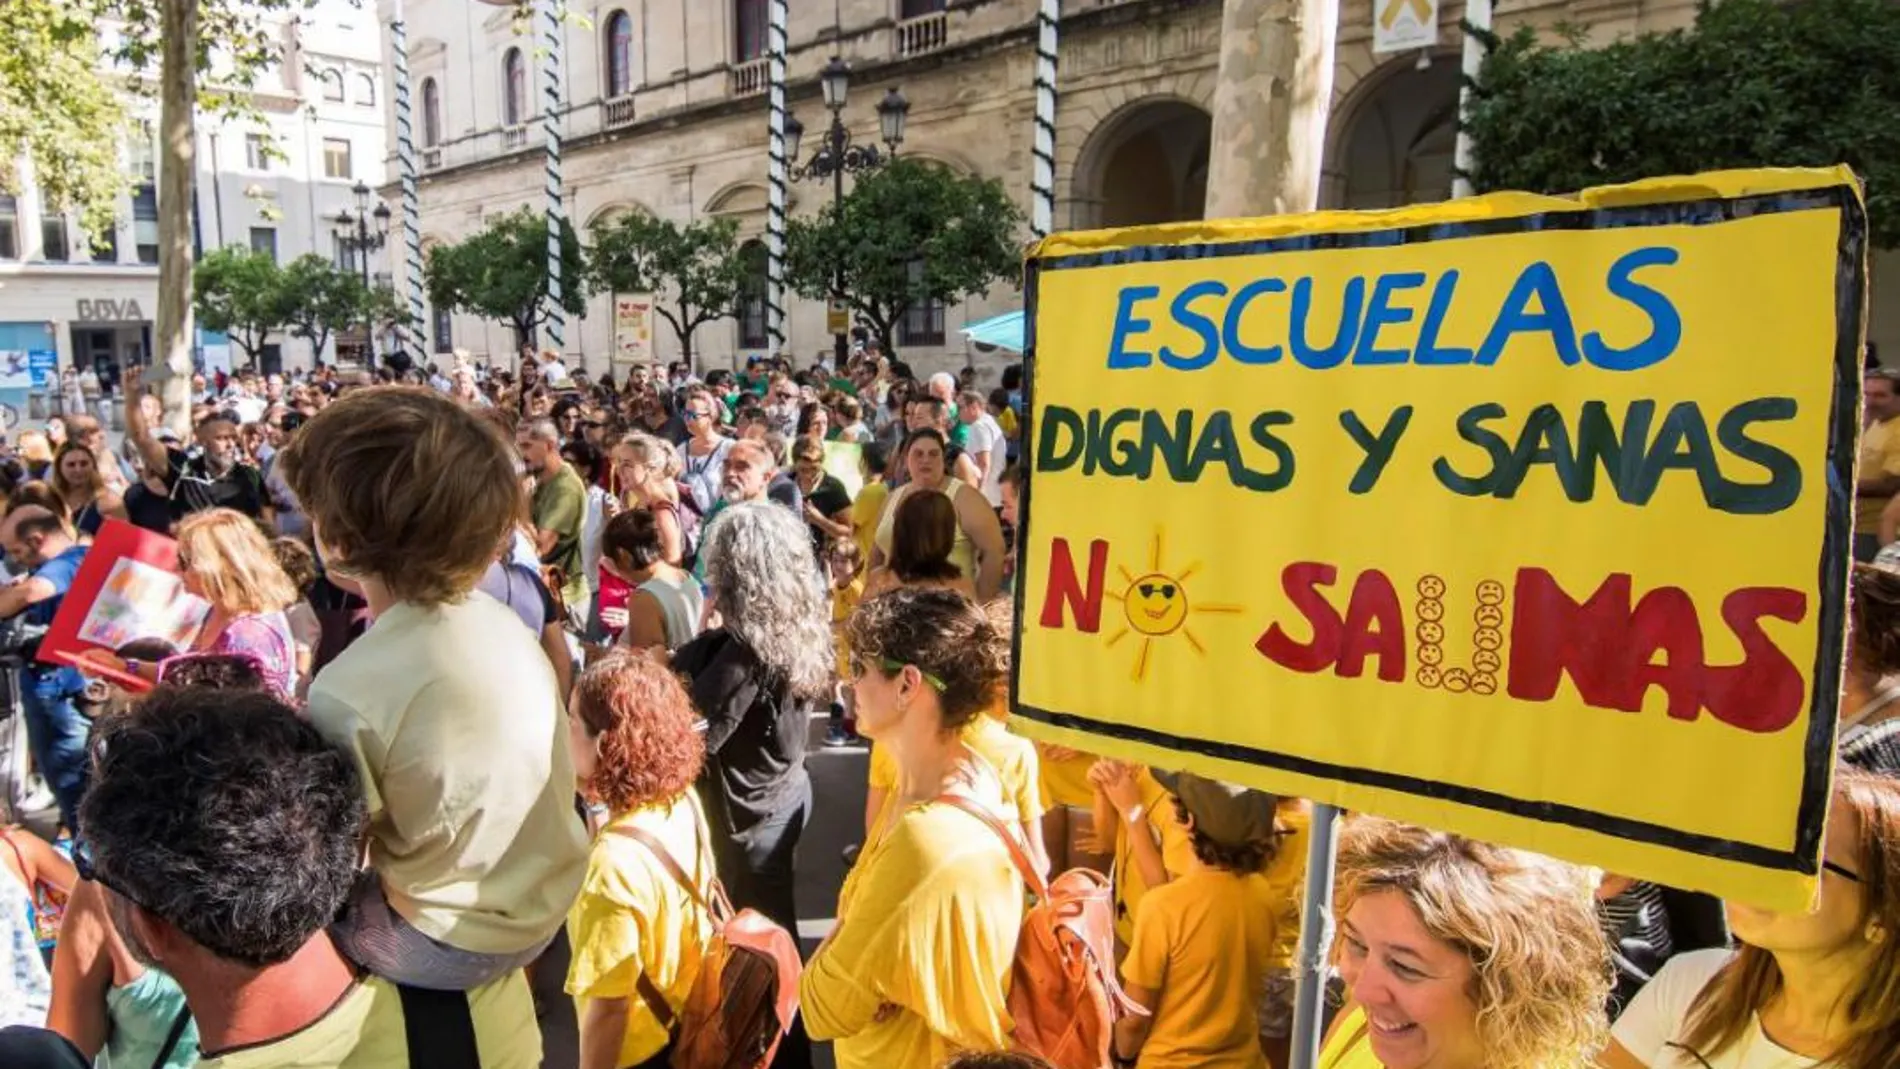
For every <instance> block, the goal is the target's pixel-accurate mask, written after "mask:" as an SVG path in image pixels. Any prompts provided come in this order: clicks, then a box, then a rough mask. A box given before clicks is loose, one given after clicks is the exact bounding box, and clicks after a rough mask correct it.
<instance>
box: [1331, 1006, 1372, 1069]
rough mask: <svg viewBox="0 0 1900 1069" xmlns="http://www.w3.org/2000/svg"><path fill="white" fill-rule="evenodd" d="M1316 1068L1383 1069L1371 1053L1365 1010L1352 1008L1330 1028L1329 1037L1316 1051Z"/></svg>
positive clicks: (1356, 1007) (1360, 1007) (1361, 1007)
mask: <svg viewBox="0 0 1900 1069" xmlns="http://www.w3.org/2000/svg"><path fill="white" fill-rule="evenodd" d="M1319 1069H1385V1067H1384V1066H1383V1065H1380V1064H1379V1058H1378V1056H1377V1055H1375V1054H1373V1053H1372V1040H1371V1038H1370V1037H1369V1035H1368V1034H1367V1031H1366V1011H1365V1007H1363V1006H1354V1007H1353V1008H1352V1009H1351V1010H1350V1011H1348V1012H1347V1014H1346V1015H1345V1016H1344V1017H1341V1018H1340V1019H1339V1023H1337V1024H1335V1025H1333V1035H1332V1038H1331V1039H1328V1040H1327V1041H1326V1045H1325V1046H1324V1047H1322V1048H1321V1049H1320V1052H1319Z"/></svg>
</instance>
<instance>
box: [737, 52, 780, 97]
mask: <svg viewBox="0 0 1900 1069" xmlns="http://www.w3.org/2000/svg"><path fill="white" fill-rule="evenodd" d="M770 62H771V61H770V60H768V59H767V58H765V57H764V56H760V57H759V58H758V59H748V60H746V61H745V62H744V63H736V64H734V65H733V67H732V95H733V96H736V97H749V96H754V95H756V94H759V93H763V92H765V89H766V82H767V81H768V80H769V78H770V75H771V71H770V69H769V68H768V66H767V65H768V64H769V63H770Z"/></svg>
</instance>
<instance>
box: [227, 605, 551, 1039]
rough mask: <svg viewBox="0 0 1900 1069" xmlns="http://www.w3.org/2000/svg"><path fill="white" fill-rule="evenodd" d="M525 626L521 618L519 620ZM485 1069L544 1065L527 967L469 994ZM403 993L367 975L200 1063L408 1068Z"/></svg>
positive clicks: (389, 984)
mask: <svg viewBox="0 0 1900 1069" xmlns="http://www.w3.org/2000/svg"><path fill="white" fill-rule="evenodd" d="M515 626H516V627H520V626H521V625H520V624H516V625H515ZM468 1008H469V1016H471V1017H472V1018H474V1021H475V1049H476V1051H477V1052H478V1053H479V1054H480V1055H481V1066H480V1069H539V1066H540V1065H541V1029H540V1027H539V1026H538V1025H536V1024H535V1021H534V996H532V995H530V994H529V993H528V979H527V974H525V973H523V972H522V971H521V970H520V969H515V970H513V971H511V972H509V973H508V974H507V975H506V976H503V977H502V978H501V979H499V980H495V981H493V982H491V983H489V984H487V985H485V986H483V987H478V988H476V989H475V990H473V991H471V992H469V993H468ZM403 1024H404V1018H403V1014H402V996H401V995H400V994H399V993H398V992H397V991H396V985H394V984H392V983H390V982H389V981H387V980H384V979H382V978H380V977H375V976H368V977H365V978H364V979H362V980H359V981H357V984H356V986H355V987H354V988H353V989H352V990H351V991H350V992H349V994H347V995H345V996H343V999H342V1000H341V1001H340V1002H338V1003H337V1004H336V1005H335V1006H333V1007H331V1008H330V1011H329V1012H328V1013H326V1014H324V1015H323V1016H322V1017H320V1018H318V1019H317V1020H315V1021H313V1022H312V1023H310V1024H309V1025H307V1026H305V1027H304V1028H301V1029H299V1030H298V1031H296V1032H293V1033H291V1034H290V1035H288V1036H285V1037H284V1038H282V1039H280V1040H278V1041H277V1042H275V1043H265V1044H261V1045H258V1046H254V1047H244V1048H242V1049H239V1050H234V1051H231V1052H230V1053H228V1054H224V1055H220V1056H218V1057H215V1058H206V1059H204V1060H202V1061H200V1062H199V1063H198V1065H199V1069H408V1067H409V1038H408V1036H407V1035H406V1034H405V1033H404V1031H403Z"/></svg>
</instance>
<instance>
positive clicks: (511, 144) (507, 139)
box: [501, 126, 528, 152]
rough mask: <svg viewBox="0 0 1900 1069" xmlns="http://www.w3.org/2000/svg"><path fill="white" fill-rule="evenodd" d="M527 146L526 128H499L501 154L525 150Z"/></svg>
mask: <svg viewBox="0 0 1900 1069" xmlns="http://www.w3.org/2000/svg"><path fill="white" fill-rule="evenodd" d="M527 144H528V128H527V127H526V126H504V127H502V128H501V150H502V151H503V152H513V151H514V150H515V149H518V148H526V147H527Z"/></svg>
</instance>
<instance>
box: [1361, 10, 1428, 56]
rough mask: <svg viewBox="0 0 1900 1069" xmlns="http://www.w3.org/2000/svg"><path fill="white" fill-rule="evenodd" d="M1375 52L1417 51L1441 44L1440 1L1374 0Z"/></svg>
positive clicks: (1373, 40)
mask: <svg viewBox="0 0 1900 1069" xmlns="http://www.w3.org/2000/svg"><path fill="white" fill-rule="evenodd" d="M1372 7H1373V17H1372V51H1373V54H1374V55H1386V54H1389V53H1392V52H1416V51H1418V50H1420V49H1423V48H1431V47H1432V46H1434V45H1436V44H1437V43H1438V0H1373V5H1372Z"/></svg>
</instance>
